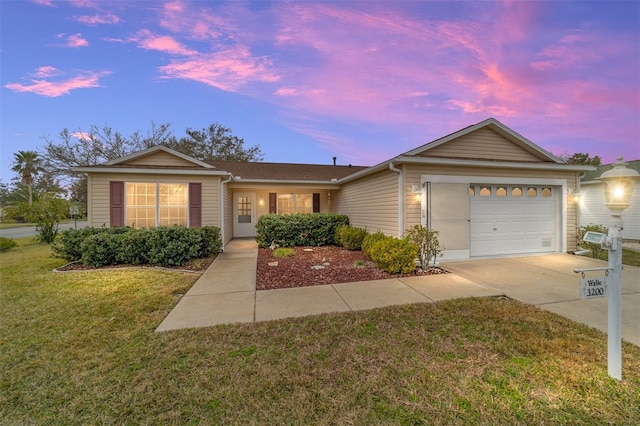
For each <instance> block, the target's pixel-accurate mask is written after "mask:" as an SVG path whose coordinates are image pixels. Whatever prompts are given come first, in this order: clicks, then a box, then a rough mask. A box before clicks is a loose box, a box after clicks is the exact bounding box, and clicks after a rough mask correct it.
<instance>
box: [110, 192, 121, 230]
mask: <svg viewBox="0 0 640 426" xmlns="http://www.w3.org/2000/svg"><path fill="white" fill-rule="evenodd" d="M109 225H110V226H124V182H115V181H112V182H109Z"/></svg>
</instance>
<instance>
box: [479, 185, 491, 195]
mask: <svg viewBox="0 0 640 426" xmlns="http://www.w3.org/2000/svg"><path fill="white" fill-rule="evenodd" d="M480 196H481V197H491V187H490V186H481V187H480Z"/></svg>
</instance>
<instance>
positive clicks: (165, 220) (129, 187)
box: [125, 182, 189, 228]
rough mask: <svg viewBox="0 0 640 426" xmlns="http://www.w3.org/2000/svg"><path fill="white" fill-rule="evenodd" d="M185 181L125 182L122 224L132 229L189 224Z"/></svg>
mask: <svg viewBox="0 0 640 426" xmlns="http://www.w3.org/2000/svg"><path fill="white" fill-rule="evenodd" d="M188 198H189V197H188V185H187V184H186V183H176V184H174V183H139V182H126V183H125V224H126V225H127V226H131V227H134V228H152V227H155V226H171V225H181V226H188V210H189V209H188V205H189V204H188V202H189V200H188Z"/></svg>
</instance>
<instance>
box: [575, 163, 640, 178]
mask: <svg viewBox="0 0 640 426" xmlns="http://www.w3.org/2000/svg"><path fill="white" fill-rule="evenodd" d="M626 163H627V166H626V167H627V168H628V169H632V170H635V171H637V172H638V173H640V160H632V161H626ZM611 169H613V164H603V165H601V166H598V167H597V168H596V169H595V170H591V171H588V172H585V173H584V176H583V177H582V178H581V179H580V181H581V182H583V183H584V182H591V181H595V180H596V178H599V177H600V176H601V175H602V173H604V172H606V171H607V170H611Z"/></svg>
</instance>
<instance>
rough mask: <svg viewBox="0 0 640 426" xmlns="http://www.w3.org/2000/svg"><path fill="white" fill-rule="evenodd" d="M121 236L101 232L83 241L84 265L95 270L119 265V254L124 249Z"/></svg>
mask: <svg viewBox="0 0 640 426" xmlns="http://www.w3.org/2000/svg"><path fill="white" fill-rule="evenodd" d="M120 235H121V234H111V233H108V232H101V233H98V234H93V235H89V236H88V237H87V238H85V240H84V241H82V244H81V247H80V248H81V250H82V263H84V264H85V265H88V266H93V267H94V268H100V267H103V266H107V265H115V264H117V263H118V258H117V254H118V253H119V252H120V250H121V249H122V239H121V238H120Z"/></svg>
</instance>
